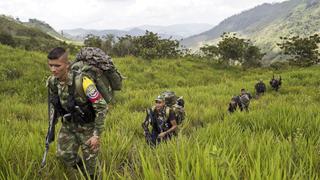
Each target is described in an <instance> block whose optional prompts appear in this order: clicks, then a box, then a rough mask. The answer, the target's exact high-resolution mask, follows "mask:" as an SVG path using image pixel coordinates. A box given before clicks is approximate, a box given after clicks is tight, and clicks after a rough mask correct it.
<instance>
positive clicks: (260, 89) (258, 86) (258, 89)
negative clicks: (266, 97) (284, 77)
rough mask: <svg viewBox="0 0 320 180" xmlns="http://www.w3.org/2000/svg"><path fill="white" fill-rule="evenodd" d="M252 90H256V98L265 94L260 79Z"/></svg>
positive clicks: (264, 88) (263, 85) (264, 87)
mask: <svg viewBox="0 0 320 180" xmlns="http://www.w3.org/2000/svg"><path fill="white" fill-rule="evenodd" d="M254 88H255V89H256V95H257V97H259V96H260V95H263V94H264V93H265V92H266V85H265V84H264V83H263V81H262V79H260V80H259V82H258V83H257V84H256V85H255V86H254Z"/></svg>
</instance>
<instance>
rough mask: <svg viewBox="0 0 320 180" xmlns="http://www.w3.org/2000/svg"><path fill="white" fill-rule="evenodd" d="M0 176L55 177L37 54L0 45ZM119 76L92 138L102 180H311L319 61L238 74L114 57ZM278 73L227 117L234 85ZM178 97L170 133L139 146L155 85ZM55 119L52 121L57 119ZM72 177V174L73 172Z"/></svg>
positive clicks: (318, 118) (191, 63) (60, 175)
mask: <svg viewBox="0 0 320 180" xmlns="http://www.w3.org/2000/svg"><path fill="white" fill-rule="evenodd" d="M0 61H1V63H0V83H1V86H0V131H1V133H2V135H1V137H0V162H1V163H0V179H65V177H68V178H71V179H72V177H70V176H69V175H68V173H69V172H68V171H67V170H65V169H64V168H63V166H61V165H60V164H59V162H58V161H57V160H56V158H55V148H56V143H53V144H52V146H51V147H50V152H49V154H48V165H47V166H46V167H45V169H43V170H42V171H41V172H40V173H39V172H38V170H39V168H40V163H41V158H42V153H43V151H44V142H45V135H46V130H47V107H46V100H47V98H46V88H45V80H46V76H48V75H49V72H48V68H47V65H46V54H42V53H35V52H28V51H24V50H18V49H13V48H10V47H7V46H1V45H0ZM114 62H115V64H116V65H117V67H118V69H119V70H120V71H121V72H122V73H123V74H124V76H126V77H127V79H126V80H125V82H124V88H123V91H121V92H119V93H117V95H116V101H117V102H116V104H113V105H110V112H109V114H108V116H107V119H106V123H105V127H106V131H105V133H104V134H103V137H102V150H101V152H102V156H101V159H102V161H103V163H104V167H103V172H104V174H103V176H104V177H103V179H319V178H320V173H319V164H320V158H319V157H320V156H319V138H320V137H319V136H320V134H319V131H318V127H319V126H320V113H319V105H320V91H319V86H320V83H319V79H318V77H319V76H320V73H319V70H318V69H319V67H317V66H315V67H310V68H301V69H287V70H282V71H277V72H274V71H272V70H271V69H253V70H247V71H243V70H241V69H238V68H231V67H230V68H224V67H217V66H216V65H214V64H210V63H207V62H200V61H196V60H192V59H177V60H164V59H163V60H154V61H152V62H149V61H143V60H141V59H136V58H131V57H126V58H119V59H115V60H114ZM272 74H276V75H278V74H281V76H282V78H283V87H281V89H280V91H279V92H277V93H276V92H272V91H271V90H270V89H269V88H268V92H267V94H266V95H265V96H263V97H262V98H260V99H259V100H253V101H252V102H251V105H250V112H249V113H241V112H236V113H234V114H232V115H230V114H227V113H226V110H227V104H228V101H229V100H230V99H231V97H232V96H233V95H235V94H238V93H239V91H240V89H241V88H243V87H244V88H247V89H249V90H250V91H251V92H253V86H254V84H255V83H256V81H257V80H258V79H260V78H262V79H264V81H265V82H267V81H268V80H269V79H270V78H271V77H272ZM166 89H171V90H174V91H176V92H177V94H178V95H181V96H183V97H184V99H185V100H186V112H187V118H186V120H185V121H184V123H183V124H182V126H181V127H180V132H179V136H178V137H177V138H175V139H173V140H172V141H170V142H168V143H163V144H161V145H160V146H158V147H157V148H156V149H150V148H149V147H148V146H147V145H146V144H145V139H144V136H143V131H142V128H141V123H142V121H143V119H144V117H145V111H144V109H145V108H146V107H148V106H151V105H152V102H153V99H154V98H155V96H157V95H158V94H159V93H160V92H161V91H164V90H166ZM59 125H60V124H59ZM76 176H77V177H80V175H79V174H76Z"/></svg>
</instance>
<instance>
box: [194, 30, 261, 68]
mask: <svg viewBox="0 0 320 180" xmlns="http://www.w3.org/2000/svg"><path fill="white" fill-rule="evenodd" d="M221 38H222V39H221V41H219V43H218V45H217V46H215V45H205V46H203V47H201V48H200V51H201V52H202V53H203V55H204V56H203V57H204V58H206V59H215V61H216V62H218V63H224V64H231V63H232V64H234V62H235V61H238V62H240V63H241V64H242V65H243V67H245V68H248V67H259V66H261V59H262V57H263V56H264V54H263V53H262V52H261V51H260V49H259V47H257V46H255V45H253V43H252V42H251V41H250V40H248V39H243V38H239V37H237V34H236V33H223V35H221ZM221 61H222V62H221Z"/></svg>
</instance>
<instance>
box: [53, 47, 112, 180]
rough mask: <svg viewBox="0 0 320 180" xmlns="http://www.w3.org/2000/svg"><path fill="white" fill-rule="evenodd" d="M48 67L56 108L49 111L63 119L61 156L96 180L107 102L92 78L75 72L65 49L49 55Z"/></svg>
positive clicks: (59, 148)
mask: <svg viewBox="0 0 320 180" xmlns="http://www.w3.org/2000/svg"><path fill="white" fill-rule="evenodd" d="M88 53H89V54H90V53H91V54H92V53H93V54H94V53H96V52H95V51H91V52H88ZM82 54H85V52H82ZM80 55H81V54H80ZM48 65H49V68H50V71H51V73H52V76H50V77H49V79H48V81H47V86H48V91H49V104H50V107H52V109H51V110H49V112H51V113H56V114H57V117H59V116H60V117H62V126H61V129H60V132H59V135H58V145H57V156H58V157H59V159H61V160H62V161H63V162H64V164H65V165H67V166H68V167H73V168H76V169H77V168H79V169H80V170H81V171H82V173H83V174H84V175H85V176H86V177H87V178H89V177H90V178H91V179H95V178H97V175H98V173H99V161H98V154H99V151H100V143H101V134H102V132H103V130H104V121H105V117H106V114H107V102H106V101H105V100H104V98H103V97H102V95H101V94H100V92H99V91H98V89H97V88H96V85H95V82H94V80H93V78H92V77H90V76H88V75H84V74H82V73H79V72H76V71H73V70H71V67H70V66H71V64H70V62H69V60H68V53H67V52H66V51H65V49H63V48H60V47H57V48H54V49H53V50H52V51H51V52H50V53H49V54H48ZM50 115H52V114H50ZM79 148H81V150H82V155H83V156H82V157H80V156H79V154H78V150H79Z"/></svg>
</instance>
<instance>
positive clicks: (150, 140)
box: [141, 108, 160, 146]
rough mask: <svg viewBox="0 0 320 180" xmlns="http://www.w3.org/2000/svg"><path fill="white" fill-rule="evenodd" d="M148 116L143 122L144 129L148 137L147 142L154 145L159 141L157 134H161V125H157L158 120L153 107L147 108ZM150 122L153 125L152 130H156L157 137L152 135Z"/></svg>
mask: <svg viewBox="0 0 320 180" xmlns="http://www.w3.org/2000/svg"><path fill="white" fill-rule="evenodd" d="M146 113H147V116H146V118H145V120H144V122H143V123H142V124H141V126H142V128H143V130H144V135H145V138H146V142H147V144H149V145H151V146H154V145H156V141H157V136H158V134H159V132H160V131H159V127H158V126H157V121H156V119H154V113H153V111H152V109H151V108H148V109H146ZM149 124H151V126H152V131H154V132H156V133H155V135H156V136H155V137H152V134H151V133H150V130H149V128H148V126H149Z"/></svg>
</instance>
